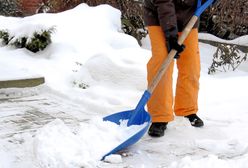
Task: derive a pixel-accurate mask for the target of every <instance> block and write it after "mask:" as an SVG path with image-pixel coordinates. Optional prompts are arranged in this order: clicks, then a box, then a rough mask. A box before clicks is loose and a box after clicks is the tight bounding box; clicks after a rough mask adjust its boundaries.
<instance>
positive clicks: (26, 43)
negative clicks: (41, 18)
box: [0, 27, 55, 53]
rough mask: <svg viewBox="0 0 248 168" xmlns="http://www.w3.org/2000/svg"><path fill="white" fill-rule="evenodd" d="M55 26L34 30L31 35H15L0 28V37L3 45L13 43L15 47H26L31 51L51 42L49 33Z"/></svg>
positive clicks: (41, 48)
mask: <svg viewBox="0 0 248 168" xmlns="http://www.w3.org/2000/svg"><path fill="white" fill-rule="evenodd" d="M54 30H55V28H54V27H51V28H49V29H46V30H40V31H35V32H33V33H32V35H31V36H27V35H21V36H18V37H16V36H15V35H11V33H9V31H8V30H0V39H1V41H2V43H3V44H4V45H13V46H15V47H16V48H26V49H28V50H30V51H32V52H34V53H35V52H38V51H41V50H44V49H45V48H46V47H47V46H48V45H49V44H50V43H51V42H52V40H51V35H52V33H53V32H54Z"/></svg>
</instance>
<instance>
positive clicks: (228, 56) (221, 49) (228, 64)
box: [208, 44, 247, 74]
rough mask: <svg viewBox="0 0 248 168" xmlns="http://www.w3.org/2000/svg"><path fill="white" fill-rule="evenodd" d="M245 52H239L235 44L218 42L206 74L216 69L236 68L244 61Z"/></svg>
mask: <svg viewBox="0 0 248 168" xmlns="http://www.w3.org/2000/svg"><path fill="white" fill-rule="evenodd" d="M246 59H247V53H243V52H241V51H240V50H239V49H238V47H237V45H234V44H219V45H218V47H217V50H216V52H215V53H214V56H213V62H212V64H211V66H210V68H209V69H208V74H214V73H216V72H217V71H220V72H222V71H224V72H226V71H228V70H232V71H235V69H237V68H238V66H239V65H240V64H241V63H242V62H244V61H246Z"/></svg>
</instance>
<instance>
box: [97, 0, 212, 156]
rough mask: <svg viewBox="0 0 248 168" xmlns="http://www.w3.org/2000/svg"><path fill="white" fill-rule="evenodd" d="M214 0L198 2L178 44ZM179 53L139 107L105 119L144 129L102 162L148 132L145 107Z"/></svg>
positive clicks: (163, 68)
mask: <svg viewBox="0 0 248 168" xmlns="http://www.w3.org/2000/svg"><path fill="white" fill-rule="evenodd" d="M213 1H214V0H207V1H206V2H205V3H204V4H201V0H198V4H197V10H196V12H195V13H194V15H193V16H192V18H191V19H190V21H189V23H188V24H187V25H186V27H185V28H184V30H183V32H182V34H181V36H180V37H179V39H178V44H180V45H181V44H183V42H184V40H185V39H186V38H187V36H188V34H189V33H190V31H191V29H192V28H193V26H194V25H195V23H196V22H197V20H198V18H199V16H200V15H201V14H202V12H203V11H204V10H205V9H206V8H207V7H209V6H210V5H211V4H212V3H213ZM176 53H177V51H176V50H174V49H172V50H171V51H170V52H169V54H168V56H167V59H165V60H164V61H163V63H162V66H161V67H160V68H159V70H158V72H157V74H156V75H155V77H154V79H153V81H152V82H151V84H150V85H149V86H148V88H147V90H145V92H144V93H143V95H142V97H141V99H140V101H139V102H138V104H137V106H136V108H135V109H133V110H129V111H123V112H118V113H115V114H112V115H109V116H106V117H104V118H103V120H104V121H111V122H114V123H116V124H118V125H120V121H122V120H128V123H127V126H131V125H142V124H144V127H143V128H142V129H141V130H140V131H138V132H137V133H136V134H134V135H133V136H131V137H129V138H128V139H127V140H126V141H124V142H123V143H121V144H120V145H118V146H117V147H115V148H114V149H113V150H111V151H110V152H108V153H107V154H105V155H104V156H103V157H102V160H104V158H105V157H106V156H108V155H110V154H114V153H116V152H118V151H120V150H123V149H125V148H126V147H128V146H130V145H132V144H134V143H136V142H137V141H138V140H139V139H140V138H141V137H142V136H143V135H144V134H145V133H146V131H147V129H148V127H149V125H150V122H151V116H150V114H149V113H148V112H147V111H146V110H145V105H146V103H147V102H148V100H149V99H150V97H151V94H152V92H153V91H154V89H155V88H156V86H157V84H158V83H159V81H160V79H161V78H162V76H163V74H164V73H165V72H166V70H167V68H168V67H169V65H170V63H171V61H172V60H173V58H174V56H175V55H176Z"/></svg>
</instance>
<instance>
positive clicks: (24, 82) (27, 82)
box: [0, 77, 45, 89]
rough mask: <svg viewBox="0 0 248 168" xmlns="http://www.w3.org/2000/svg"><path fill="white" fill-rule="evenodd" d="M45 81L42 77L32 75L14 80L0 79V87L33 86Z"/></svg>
mask: <svg viewBox="0 0 248 168" xmlns="http://www.w3.org/2000/svg"><path fill="white" fill-rule="evenodd" d="M44 83H45V78H44V77H34V78H25V79H14V80H2V81H1V80H0V89H2V88H25V87H35V86H38V85H41V84H44Z"/></svg>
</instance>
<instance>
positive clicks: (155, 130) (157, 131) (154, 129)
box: [148, 122, 168, 137]
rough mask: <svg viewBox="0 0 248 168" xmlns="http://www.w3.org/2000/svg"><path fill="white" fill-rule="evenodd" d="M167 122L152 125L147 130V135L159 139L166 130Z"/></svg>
mask: <svg viewBox="0 0 248 168" xmlns="http://www.w3.org/2000/svg"><path fill="white" fill-rule="evenodd" d="M167 124H168V123H167V122H156V123H152V125H151V127H150V128H149V131H148V134H149V135H150V136H152V137H161V136H164V131H165V130H166V128H167Z"/></svg>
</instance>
